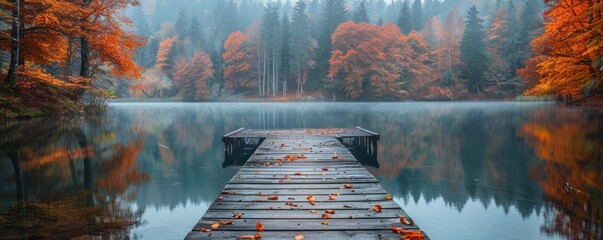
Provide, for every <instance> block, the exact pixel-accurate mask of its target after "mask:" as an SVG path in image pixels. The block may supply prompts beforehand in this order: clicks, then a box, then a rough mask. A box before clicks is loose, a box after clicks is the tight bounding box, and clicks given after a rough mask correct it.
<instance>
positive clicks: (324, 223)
mask: <svg viewBox="0 0 603 240" xmlns="http://www.w3.org/2000/svg"><path fill="white" fill-rule="evenodd" d="M320 224H322V225H329V221H323V222H321V223H320Z"/></svg>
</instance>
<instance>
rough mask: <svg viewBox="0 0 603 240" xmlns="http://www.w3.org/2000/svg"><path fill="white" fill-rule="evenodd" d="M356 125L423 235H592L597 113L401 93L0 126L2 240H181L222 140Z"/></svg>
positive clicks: (119, 110) (598, 217) (215, 166)
mask: <svg viewBox="0 0 603 240" xmlns="http://www.w3.org/2000/svg"><path fill="white" fill-rule="evenodd" d="M354 126H361V127H363V128H366V129H369V130H372V131H375V132H379V133H380V134H381V140H380V141H379V146H378V152H377V156H378V158H377V160H378V167H377V166H375V164H373V165H367V166H366V167H367V169H368V170H369V172H371V173H372V174H373V175H374V176H375V177H377V179H378V180H379V182H380V183H381V185H382V186H383V187H384V188H385V190H387V191H388V192H389V193H391V195H392V196H393V198H394V200H395V201H396V202H398V203H399V204H400V205H401V206H402V208H403V209H404V210H405V211H406V212H407V213H408V214H409V215H410V216H411V217H413V219H414V220H415V222H416V223H417V224H418V225H419V226H420V227H421V228H422V229H423V230H424V231H425V232H426V234H427V235H428V236H429V237H430V238H431V239H522V240H524V239H602V238H603V114H601V113H597V112H592V111H584V110H579V109H573V108H567V107H563V106H558V105H555V104H551V103H514V102H505V103H493V102H483V103H481V102H480V103H422V102H408V103H152V104H151V103H148V104H147V103H115V104H113V109H112V110H111V112H110V113H109V114H108V115H107V116H106V117H104V118H90V119H88V118H81V119H36V120H31V121H19V122H6V123H0V131H1V135H0V212H2V215H0V231H1V232H0V239H3V238H11V237H12V238H14V237H44V236H48V234H51V232H52V231H53V229H54V230H56V229H63V231H64V233H63V235H59V236H62V237H65V238H68V237H71V236H77V234H78V230H79V231H81V229H87V230H88V231H89V232H98V233H101V232H106V231H108V230H107V229H120V228H119V226H123V225H127V224H128V223H131V222H132V221H133V222H135V225H133V226H132V227H126V228H125V229H123V228H122V230H113V231H112V233H111V234H112V236H115V237H116V238H123V237H127V236H129V237H130V238H134V239H182V238H183V237H184V236H186V234H187V233H188V232H189V231H190V230H191V229H192V227H193V226H194V225H195V223H196V222H197V221H198V220H199V219H200V218H201V216H203V214H204V212H205V211H206V209H207V208H208V207H209V205H210V204H211V203H212V201H213V200H214V199H215V198H216V196H217V195H218V194H219V193H220V192H221V190H222V188H223V187H224V185H225V184H226V183H227V182H228V181H229V180H230V179H231V178H232V177H233V176H234V175H235V173H236V172H237V171H238V168H239V167H238V166H233V164H231V163H228V162H225V161H224V146H223V144H222V142H221V137H222V135H224V134H226V133H228V132H230V131H233V130H235V129H238V128H240V127H245V128H261V129H279V128H328V127H340V128H348V127H354ZM237 165H238V164H237ZM18 199H22V200H27V204H25V206H26V207H25V206H23V205H18V206H16V205H15V202H16V201H17V200H18ZM11 216H12V217H11ZM99 219H101V221H100V222H105V224H101V225H102V226H99V224H98V223H97V222H99V221H98V220H99ZM44 234H46V235H44ZM80 235H81V234H80ZM54 236H57V235H54ZM62 237H59V238H62Z"/></svg>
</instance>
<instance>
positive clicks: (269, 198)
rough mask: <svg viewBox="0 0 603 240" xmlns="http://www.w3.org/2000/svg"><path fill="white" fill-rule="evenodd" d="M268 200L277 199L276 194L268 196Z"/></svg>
mask: <svg viewBox="0 0 603 240" xmlns="http://www.w3.org/2000/svg"><path fill="white" fill-rule="evenodd" d="M268 200H278V196H268Z"/></svg>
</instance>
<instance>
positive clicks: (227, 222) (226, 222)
mask: <svg viewBox="0 0 603 240" xmlns="http://www.w3.org/2000/svg"><path fill="white" fill-rule="evenodd" d="M220 223H221V224H222V225H232V221H225V220H223V221H220Z"/></svg>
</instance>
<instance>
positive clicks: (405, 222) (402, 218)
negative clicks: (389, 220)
mask: <svg viewBox="0 0 603 240" xmlns="http://www.w3.org/2000/svg"><path fill="white" fill-rule="evenodd" d="M400 222H401V223H402V224H406V225H413V222H412V220H410V219H408V218H405V217H400Z"/></svg>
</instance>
